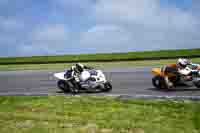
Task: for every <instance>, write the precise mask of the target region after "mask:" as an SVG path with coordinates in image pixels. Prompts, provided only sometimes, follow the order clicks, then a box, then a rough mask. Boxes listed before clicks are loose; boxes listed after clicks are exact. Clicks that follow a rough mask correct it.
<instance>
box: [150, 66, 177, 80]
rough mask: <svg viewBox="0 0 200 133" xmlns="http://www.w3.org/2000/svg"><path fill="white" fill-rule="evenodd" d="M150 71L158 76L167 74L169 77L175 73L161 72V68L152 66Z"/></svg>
mask: <svg viewBox="0 0 200 133" xmlns="http://www.w3.org/2000/svg"><path fill="white" fill-rule="evenodd" d="M151 72H152V73H153V74H154V75H159V76H161V77H164V76H168V77H169V78H170V77H174V76H176V75H175V74H173V73H164V72H162V71H161V68H153V69H152V70H151Z"/></svg>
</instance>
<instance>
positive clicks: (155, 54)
mask: <svg viewBox="0 0 200 133" xmlns="http://www.w3.org/2000/svg"><path fill="white" fill-rule="evenodd" d="M175 56H188V57H189V56H200V49H185V50H161V51H145V52H129V53H110V54H82V55H62V56H34V57H9V58H6V57H4V58H3V57H1V58H0V64H6V63H24V64H26V63H36V62H40V63H51V62H81V61H101V60H105V61H106V60H109V61H110V60H128V59H133V60H134V59H143V58H147V59H148V58H149V59H151V58H159V57H167V58H170V57H175Z"/></svg>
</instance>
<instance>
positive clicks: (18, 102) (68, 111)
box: [0, 96, 200, 133]
mask: <svg viewBox="0 0 200 133" xmlns="http://www.w3.org/2000/svg"><path fill="white" fill-rule="evenodd" d="M199 114H200V103H199V102H190V101H184V102H183V101H182V102H177V101H162V100H157V101H151V100H149V101H145V100H126V101H121V100H119V99H116V98H111V97H88V96H87V97H86V96H83V97H65V96H59V97H57V96H49V97H0V131H1V133H38V132H40V133H59V132H66V133H183V132H184V133H198V132H200V127H199V125H200V116H199Z"/></svg>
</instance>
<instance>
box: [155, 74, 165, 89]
mask: <svg viewBox="0 0 200 133" xmlns="http://www.w3.org/2000/svg"><path fill="white" fill-rule="evenodd" d="M152 84H153V86H154V87H156V88H157V89H168V87H167V85H166V83H165V80H164V78H163V77H161V76H155V77H153V78H152Z"/></svg>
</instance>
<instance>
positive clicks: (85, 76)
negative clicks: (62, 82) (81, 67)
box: [80, 71, 90, 82]
mask: <svg viewBox="0 0 200 133" xmlns="http://www.w3.org/2000/svg"><path fill="white" fill-rule="evenodd" d="M89 78H90V73H89V72H88V71H83V72H82V73H81V75H80V80H81V81H83V82H84V81H86V80H87V79H89Z"/></svg>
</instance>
